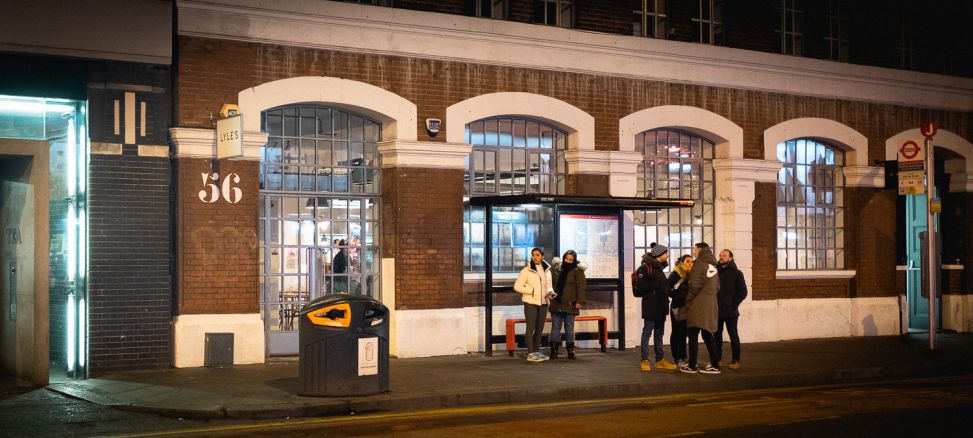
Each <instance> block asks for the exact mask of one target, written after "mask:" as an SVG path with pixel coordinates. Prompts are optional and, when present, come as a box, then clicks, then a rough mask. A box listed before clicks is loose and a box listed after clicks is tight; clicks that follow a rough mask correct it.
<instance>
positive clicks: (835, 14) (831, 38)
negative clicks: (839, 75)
mask: <svg viewBox="0 0 973 438" xmlns="http://www.w3.org/2000/svg"><path fill="white" fill-rule="evenodd" d="M825 18H827V19H828V34H827V36H825V37H824V40H825V42H826V43H827V44H828V59H831V60H835V61H842V62H848V30H849V24H848V1H847V0H829V1H828V15H827V16H826V17H825Z"/></svg>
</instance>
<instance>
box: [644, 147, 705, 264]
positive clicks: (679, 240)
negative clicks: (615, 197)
mask: <svg viewBox="0 0 973 438" xmlns="http://www.w3.org/2000/svg"><path fill="white" fill-rule="evenodd" d="M635 150H636V151H639V152H641V153H642V163H641V164H639V168H638V183H637V188H636V190H637V193H636V194H637V196H639V197H645V198H664V199H692V200H694V201H696V205H695V206H693V207H691V208H672V209H668V210H656V211H641V212H636V213H635V215H634V216H635V217H634V225H635V242H634V247H635V248H634V251H635V260H639V259H640V258H641V257H642V254H645V253H646V252H647V251H648V250H649V245H650V244H651V243H652V242H658V243H662V244H664V245H666V246H669V248H670V253H671V254H672V255H673V257H678V256H679V255H682V254H691V253H692V247H693V245H694V244H695V243H697V242H707V243H709V244H710V245H713V244H715V242H714V241H713V237H714V223H715V217H716V216H715V211H714V210H715V198H716V188H715V185H714V180H715V178H716V174H715V171H714V170H713V158H714V146H713V142H711V141H709V140H706V139H704V138H702V137H700V136H698V135H694V134H691V133H688V132H684V131H678V130H673V129H654V130H651V131H645V132H642V133H640V134H638V135H636V136H635Z"/></svg>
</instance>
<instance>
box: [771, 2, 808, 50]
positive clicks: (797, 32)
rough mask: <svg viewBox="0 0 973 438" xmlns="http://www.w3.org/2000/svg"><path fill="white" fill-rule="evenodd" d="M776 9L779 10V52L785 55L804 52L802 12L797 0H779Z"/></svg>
mask: <svg viewBox="0 0 973 438" xmlns="http://www.w3.org/2000/svg"><path fill="white" fill-rule="evenodd" d="M777 9H779V10H780V23H778V28H777V31H776V32H777V33H778V34H780V53H783V54H785V55H797V56H801V55H803V54H804V26H803V21H804V12H803V11H801V9H800V5H799V1H798V0H780V3H779V5H778V6H777Z"/></svg>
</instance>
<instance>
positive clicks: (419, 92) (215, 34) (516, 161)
mask: <svg viewBox="0 0 973 438" xmlns="http://www.w3.org/2000/svg"><path fill="white" fill-rule="evenodd" d="M351 3H370V4H365V5H363V4H351ZM798 3H800V4H798ZM852 3H854V5H852ZM884 4H885V3H884V2H883V3H882V5H884ZM911 5H912V2H902V4H898V3H896V6H895V8H887V7H880V6H881V5H879V3H878V2H842V1H833V2H814V3H813V4H811V3H808V4H805V3H804V2H795V1H790V0H788V1H780V2H778V1H769V0H768V1H760V2H736V1H723V2H720V1H705V0H704V1H701V2H655V1H641V2H640V1H634V2H623V1H600V2H595V1H585V0H577V1H574V2H571V1H543V2H532V1H519V0H509V1H486V0H484V1H465V2H464V1H436V2H430V1H393V2H389V1H374V2H326V1H290V2H281V3H276V4H275V8H276V9H275V10H266V9H262V8H261V7H259V6H258V4H257V2H250V1H229V0H227V1H217V2H206V3H197V2H192V1H185V2H178V4H177V10H178V29H177V32H176V33H177V39H176V44H177V48H176V53H177V56H176V61H175V64H176V67H175V68H176V71H177V77H178V81H177V82H178V83H177V85H176V87H175V95H176V96H175V102H176V104H175V107H176V108H175V119H174V121H173V126H174V127H173V128H172V130H171V137H172V142H173V147H174V150H173V153H174V156H175V160H174V167H175V168H176V169H177V170H176V172H175V173H176V175H177V178H178V179H177V184H176V185H177V191H178V193H179V195H178V199H179V205H178V207H177V210H178V213H177V214H176V218H177V223H178V225H177V229H178V236H177V240H178V241H179V242H180V246H179V248H178V250H177V254H176V255H177V259H178V266H179V274H178V278H177V280H176V281H177V283H178V284H179V286H178V290H179V294H178V297H179V299H178V301H179V302H178V308H179V311H178V316H176V318H175V321H176V322H175V331H174V339H175V352H176V353H175V357H176V360H175V364H176V366H192V365H199V364H201V363H202V362H201V361H202V356H201V354H200V353H199V352H200V351H201V345H202V342H203V341H202V336H201V334H202V333H208V332H233V333H235V334H236V349H237V350H236V351H237V353H236V354H237V356H236V360H237V361H240V362H259V361H262V360H264V357H266V355H268V354H288V353H293V352H294V351H296V344H295V342H296V338H295V337H294V335H293V334H292V332H291V330H292V329H293V328H294V327H293V326H292V322H290V315H292V314H293V313H292V310H291V307H292V304H290V303H292V302H298V303H300V302H303V300H305V299H306V296H307V294H308V293H327V292H328V291H329V290H335V291H341V290H349V289H350V290H353V291H357V292H362V293H369V294H372V295H373V296H376V297H380V298H381V299H382V300H383V301H384V302H385V303H387V304H389V305H390V306H391V307H393V308H394V310H395V312H394V317H393V340H392V342H393V346H392V351H393V353H394V354H397V355H399V356H402V357H409V356H424V355H437V354H455V353H465V352H468V351H483V349H484V347H485V346H484V343H483V330H484V328H483V318H484V314H483V270H484V261H483V259H482V255H483V247H484V243H483V242H482V235H483V234H482V231H483V220H484V219H483V212H482V210H478V209H476V208H473V207H469V204H468V202H465V201H466V200H468V199H469V198H470V197H474V196H480V195H510V194H517V193H556V194H572V195H594V196H598V195H601V196H623V197H625V196H633V197H634V196H640V197H643V196H645V197H653V196H654V197H659V198H693V199H696V200H697V205H696V207H693V208H691V209H683V210H682V211H675V210H672V211H666V212H662V213H654V212H650V213H640V212H637V213H635V214H628V216H627V217H626V220H625V227H624V228H623V229H622V230H619V233H620V234H621V235H622V238H623V241H624V247H625V248H626V253H625V257H623V263H624V270H626V271H630V270H631V269H632V265H633V263H634V260H635V259H636V257H637V256H638V255H640V254H641V253H642V252H644V251H645V248H647V246H648V244H649V243H650V242H653V241H658V242H662V243H665V244H667V245H669V246H670V247H672V248H674V249H673V251H674V253H682V252H688V251H689V247H690V246H691V244H692V243H693V242H696V241H700V240H706V241H708V242H710V243H711V244H713V245H715V246H716V247H717V248H718V249H719V248H731V249H732V250H733V251H734V252H735V254H736V261H737V263H738V265H739V267H740V268H741V269H742V270H743V271H744V273H745V275H746V277H747V281H748V283H749V284H750V286H751V294H750V297H749V298H748V299H747V301H746V302H745V303H744V305H743V308H742V313H743V316H742V320H741V321H742V322H741V334H742V336H743V337H744V340H745V341H770V340H781V339H793V338H801V337H817V336H825V337H827V336H863V335H891V334H898V333H900V332H902V331H905V330H908V329H909V327H910V318H909V315H910V312H909V308H910V301H909V298H907V297H908V296H909V294H907V293H906V292H907V290H911V289H912V287H911V286H910V287H907V286H906V284H907V283H908V281H907V278H910V279H911V278H912V275H913V274H912V272H913V271H907V270H906V265H907V264H908V263H907V261H908V260H910V256H911V255H914V254H917V253H916V252H915V249H914V248H913V246H914V245H912V243H909V244H908V245H906V244H905V240H907V239H906V238H905V236H906V235H907V234H909V233H912V234H914V233H915V231H916V230H917V229H918V227H920V226H923V225H922V224H918V223H911V225H909V226H908V227H907V226H906V225H904V224H903V223H904V222H905V218H904V217H903V216H904V215H905V212H906V210H907V209H909V208H911V209H913V210H911V211H913V212H914V211H915V208H924V207H922V205H923V203H922V202H916V201H915V200H914V199H913V200H910V201H908V202H907V201H906V197H904V196H901V197H897V195H896V191H895V189H887V188H885V179H884V177H883V174H884V168H883V165H882V163H881V162H882V161H884V160H889V159H891V160H894V159H895V155H896V151H897V149H898V147H899V146H900V145H901V143H902V142H903V141H905V140H907V139H912V138H919V137H920V136H919V134H918V127H919V124H920V123H921V122H922V121H924V120H935V121H937V122H938V123H939V126H940V131H939V134H938V135H937V136H936V140H935V145H936V148H935V151H936V157H937V167H939V168H940V170H941V172H940V175H942V177H941V178H937V186H938V187H939V189H940V191H941V193H942V197H943V205H944V210H943V211H944V213H943V214H942V215H941V217H940V220H941V227H943V233H944V239H943V241H944V242H947V241H949V242H950V243H949V244H948V245H945V246H944V251H943V257H944V260H946V261H947V262H946V263H944V268H943V269H944V271H943V272H944V279H945V281H944V283H946V284H947V285H948V287H947V288H946V289H947V295H946V296H945V297H944V299H943V303H942V304H943V306H944V310H943V315H942V323H943V324H944V325H945V327H946V328H947V329H952V330H960V331H969V330H970V328H971V320H973V312H971V311H970V305H971V303H970V300H969V294H968V292H969V290H970V286H971V285H970V279H969V276H968V275H967V274H966V273H965V272H966V271H965V268H964V263H965V262H966V261H967V260H969V258H970V255H971V251H973V240H971V239H970V231H969V229H968V227H967V226H966V225H965V223H964V220H963V218H965V215H966V212H967V210H968V209H969V208H970V206H971V205H970V203H971V202H973V195H971V194H970V192H971V190H973V177H971V175H973V161H971V158H973V147H971V145H970V142H969V139H970V138H971V132H970V129H971V118H970V111H971V109H973V82H971V80H970V79H969V77H970V73H971V69H970V64H969V61H968V60H969V59H970V58H969V56H965V55H963V54H964V53H968V51H969V48H966V47H959V46H956V47H953V46H951V45H956V44H957V43H956V42H957V41H959V40H962V38H960V37H959V34H958V32H959V31H960V29H961V26H959V25H957V26H937V30H936V31H935V32H934V33H931V34H930V33H928V32H919V31H918V28H917V27H916V26H918V24H919V23H922V22H923V20H924V18H923V17H926V16H927V14H932V16H936V17H941V18H943V19H945V20H956V17H959V16H962V14H960V13H958V12H956V11H953V12H950V11H947V10H928V11H927V10H919V11H913V12H911V13H907V12H909V11H910V9H909V7H911ZM950 5H951V6H950V7H953V8H960V9H963V8H966V9H968V8H969V7H968V6H966V5H965V4H963V3H962V2H953V3H950ZM389 6H392V7H389ZM666 7H668V9H666ZM964 10H965V9H964ZM633 13H634V14H633ZM913 20H914V21H913ZM794 23H797V24H794ZM913 34H914V35H913ZM954 36H955V38H954ZM224 103H233V104H238V105H239V108H240V111H241V113H242V114H243V118H244V120H243V125H244V131H245V132H246V135H245V143H246V144H247V147H246V153H245V156H244V157H243V158H242V159H235V160H214V159H213V158H214V156H213V152H212V151H213V138H214V135H213V131H212V129H213V118H214V113H215V112H216V111H217V110H218V109H219V107H220V106H221V105H222V104H224ZM430 119H438V120H441V127H440V130H439V132H438V133H434V132H432V131H430V130H428V129H427V121H429V120H430ZM660 145H662V146H660ZM217 167H219V168H220V170H221V172H219V174H220V175H221V176H220V178H223V177H224V176H225V175H232V176H233V177H234V178H235V176H239V178H240V181H242V182H241V183H240V187H242V188H243V192H242V193H243V194H242V198H241V199H239V200H238V202H235V203H230V202H227V201H224V200H220V201H217V202H213V203H206V202H203V201H201V198H200V197H199V196H202V193H199V192H200V190H201V189H205V184H206V183H207V180H206V178H208V176H207V173H211V172H216V170H215V169H216V168H217ZM227 172H231V173H229V174H228V173H227ZM197 194H199V196H197ZM910 199H912V198H910ZM917 206H918V207H917ZM496 214H497V213H494V215H496ZM910 214H911V213H910ZM909 217H910V218H911V217H912V216H909ZM916 217H918V216H916ZM498 220H499V223H498ZM551 220H552V219H551V217H550V215H549V214H547V213H544V212H537V211H531V210H529V209H519V210H518V209H513V210H510V211H509V212H507V213H505V214H504V215H503V217H501V218H500V219H497V218H496V217H495V218H494V222H493V224H494V225H493V226H494V227H495V228H494V230H495V233H494V234H495V235H499V236H500V237H498V238H497V239H498V240H497V241H496V242H494V245H495V247H496V248H497V249H496V251H495V254H497V255H496V256H495V257H496V258H495V259H494V260H493V264H494V271H495V277H496V278H498V279H499V281H501V282H502V281H504V279H506V281H510V279H511V278H512V276H513V275H515V273H516V271H517V270H519V268H520V266H522V265H523V263H524V262H525V261H526V253H527V250H528V249H529V248H530V246H534V245H537V246H542V247H544V248H546V249H548V250H549V253H548V255H549V256H550V254H551V253H552V252H553V251H554V250H555V249H556V248H555V247H556V245H555V244H554V242H553V241H549V240H550V239H552V238H553V237H552V236H551V233H549V232H544V231H543V228H544V227H546V226H549V225H550V221H551ZM913 222H915V221H913ZM923 224H924V222H923ZM504 233H507V234H506V235H504ZM946 236H949V237H946ZM545 239H548V240H545ZM565 249H568V248H561V251H563V250H565ZM910 251H911V252H910ZM312 253H316V254H312ZM339 253H342V254H344V257H346V260H348V261H349V262H350V263H351V266H352V268H348V269H347V270H343V269H344V265H343V261H342V262H337V260H335V257H336V256H337V257H338V258H339V259H340V258H341V257H342V256H339ZM338 266H341V267H340V268H339V267H338ZM336 269H337V270H336ZM315 270H317V271H318V272H319V273H320V274H319V275H312V274H311V271H315ZM314 278H317V279H318V280H317V282H318V283H319V284H317V285H314V284H312V283H314V281H311V280H312V279H314ZM309 282H310V283H309ZM312 291H313V292H312ZM915 293H916V292H910V294H912V295H915ZM506 298H510V297H506ZM912 300H913V301H912V302H918V301H915V298H914V297H913V298H912ZM632 301H633V300H631V299H630V300H628V301H627V302H626V305H625V308H624V309H623V311H624V312H625V313H626V315H627V318H626V321H627V322H626V324H627V327H626V329H627V331H628V333H637V332H638V329H639V327H640V324H641V322H640V319H639V314H638V310H637V309H638V306H637V305H636V303H633V302H632ZM920 301H921V300H920ZM501 304H504V305H501V306H498V307H496V308H495V309H494V313H495V315H494V319H493V320H494V321H496V324H495V327H494V332H496V333H500V332H501V331H502V324H501V323H500V322H501V321H503V320H504V319H505V318H506V317H518V316H519V314H520V311H521V310H520V307H519V306H518V305H517V301H516V300H513V299H501ZM612 305H613V303H612V302H611V300H606V301H605V302H602V303H600V304H599V305H596V306H593V307H594V308H593V309H592V310H589V311H586V312H591V313H595V314H599V313H601V314H606V315H607V314H611V311H610V310H611V306H612ZM916 306H917V304H912V308H913V317H912V321H911V325H912V326H913V328H918V321H917V319H918V318H920V317H921V312H918V311H917V310H916V309H915V307H916ZM900 314H901V315H902V316H901V317H900ZM611 324H617V321H615V322H612V323H611ZM615 329H617V327H615ZM636 338H637V337H636V336H629V337H628V339H627V342H626V344H627V346H629V347H631V346H634V345H636V344H637V343H638V340H637V339H636ZM289 339H290V340H289ZM242 343H245V345H246V346H243V345H241V344H242Z"/></svg>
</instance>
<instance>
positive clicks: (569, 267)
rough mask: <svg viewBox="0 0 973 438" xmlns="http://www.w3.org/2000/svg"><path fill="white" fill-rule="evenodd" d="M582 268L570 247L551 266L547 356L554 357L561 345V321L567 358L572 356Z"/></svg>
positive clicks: (582, 288)
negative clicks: (548, 348) (552, 295)
mask: <svg viewBox="0 0 973 438" xmlns="http://www.w3.org/2000/svg"><path fill="white" fill-rule="evenodd" d="M585 268H587V266H585V264H584V263H580V262H578V254H577V253H576V252H574V251H571V250H568V251H567V252H565V253H564V256H563V257H561V262H560V263H555V264H554V266H553V267H552V268H551V278H552V279H553V281H554V292H555V293H556V294H557V296H555V297H554V299H553V300H551V354H550V356H551V359H557V350H558V349H559V348H561V326H562V325H563V326H564V338H565V340H566V341H567V343H568V346H567V350H568V359H574V317H575V316H577V315H578V314H579V313H581V308H582V307H583V306H584V299H585V287H586V284H587V283H586V280H585V277H584V270H585Z"/></svg>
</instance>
